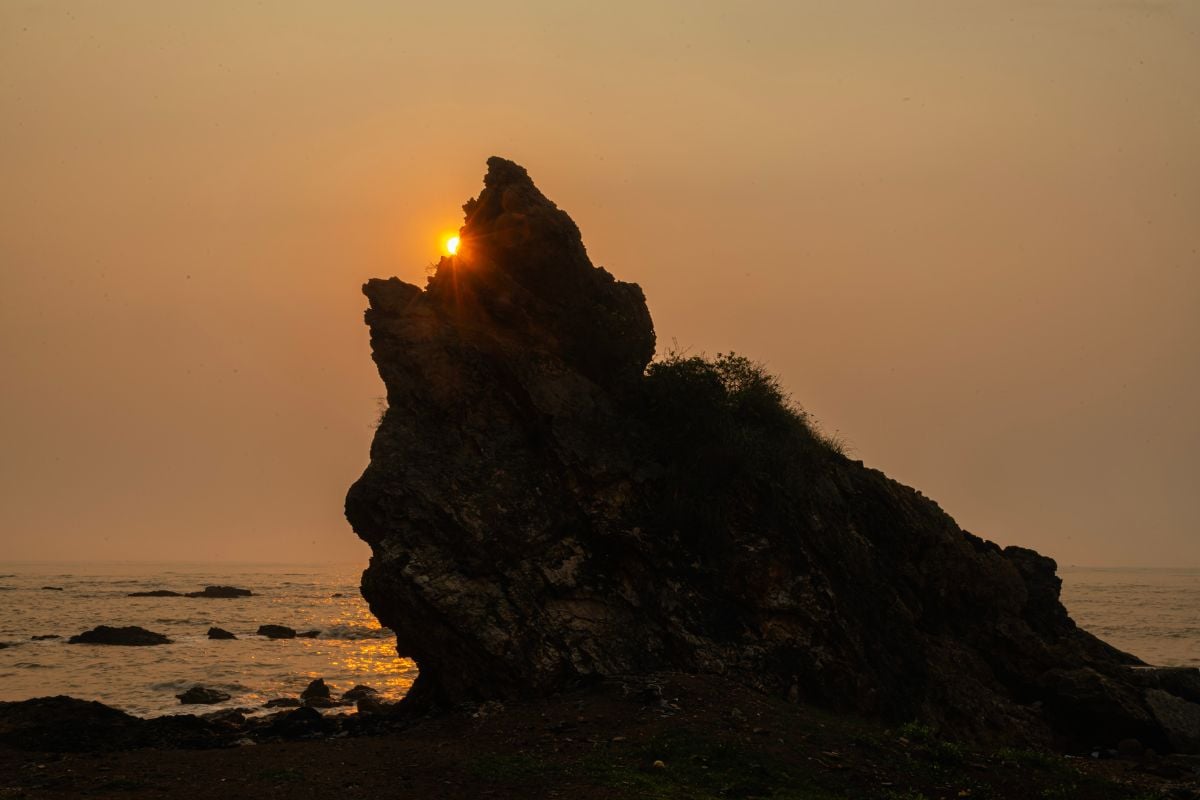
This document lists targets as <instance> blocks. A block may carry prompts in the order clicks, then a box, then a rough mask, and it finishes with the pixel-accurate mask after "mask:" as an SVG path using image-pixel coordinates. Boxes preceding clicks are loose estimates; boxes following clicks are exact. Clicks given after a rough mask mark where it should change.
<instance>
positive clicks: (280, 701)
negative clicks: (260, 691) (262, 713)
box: [263, 697, 302, 708]
mask: <svg viewBox="0 0 1200 800" xmlns="http://www.w3.org/2000/svg"><path fill="white" fill-rule="evenodd" d="M300 705H302V704H301V702H300V698H298V697H276V698H275V699H274V700H268V701H267V702H265V703H263V708H299V707H300Z"/></svg>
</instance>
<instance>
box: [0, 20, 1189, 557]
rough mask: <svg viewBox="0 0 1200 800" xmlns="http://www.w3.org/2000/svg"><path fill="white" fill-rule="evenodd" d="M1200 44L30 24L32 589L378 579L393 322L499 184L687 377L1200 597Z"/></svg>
mask: <svg viewBox="0 0 1200 800" xmlns="http://www.w3.org/2000/svg"><path fill="white" fill-rule="evenodd" d="M1198 143H1200V4H1196V3H1193V2H1170V1H1169V0H1007V1H1006V2H1003V3H994V2H972V1H971V0H944V2H934V1H933V0H911V1H909V2H895V0H832V1H831V2H810V1H806V0H788V2H753V1H752V0H751V1H748V2H745V3H736V4H734V3H705V2H698V1H697V0H688V1H687V2H673V3H661V2H647V1H646V0H638V1H637V2H607V3H588V4H583V3H562V2H560V1H559V0H547V1H546V2H535V3H529V2H520V1H519V0H514V2H506V3H495V2H478V1H477V0H459V2H455V3H427V2H391V1H390V0H388V1H387V2H384V1H383V0H380V1H379V2H366V1H365V0H364V1H359V2H338V3H334V2H323V3H317V2H308V1H305V0H280V1H279V2H272V1H270V0H268V1H266V2H259V3H254V4H251V3H241V2H232V1H229V2H226V1H224V0H217V1H216V2H211V3H184V2H163V1H162V0H124V1H123V2H112V3H99V2H94V3H91V2H89V3H83V2H27V1H26V0H6V2H4V3H0V187H2V188H0V374H3V376H4V380H3V384H2V387H3V388H2V391H0V449H2V453H3V456H2V457H0V561H12V560H40V559H71V560H93V559H105V560H127V559H133V560H174V559H182V560H210V559H217V560H233V561H244V560H251V561H297V562H317V561H343V562H344V561H361V562H363V563H365V561H366V558H367V556H368V555H369V551H368V549H367V547H366V546H365V545H363V544H362V543H360V542H359V541H358V540H357V538H356V537H355V536H354V534H353V532H352V531H351V530H350V528H349V526H348V525H347V523H346V522H345V520H344V518H343V516H342V500H343V497H344V495H345V491H346V489H347V488H348V487H349V485H350V484H351V483H352V482H353V481H354V480H355V478H356V477H357V476H358V475H359V473H360V472H361V471H362V469H363V468H364V467H365V465H366V462H367V458H368V448H369V445H370V440H371V436H372V434H373V424H374V421H375V419H376V417H377V414H378V403H379V398H380V396H381V395H382V394H383V387H382V384H381V382H380V381H379V378H378V376H377V375H376V373H375V370H374V366H373V364H372V362H371V360H370V351H369V345H368V338H367V330H366V328H365V327H364V326H363V324H362V311H363V309H364V307H365V299H364V298H363V297H362V295H361V294H360V286H361V284H362V283H363V282H364V281H365V280H366V279H368V278H371V277H388V276H392V275H396V276H399V277H401V278H402V279H404V280H407V281H410V282H415V283H423V281H424V278H425V276H426V275H427V274H428V270H429V267H430V265H431V264H432V263H433V262H435V261H436V260H437V258H438V256H439V246H440V241H441V237H442V236H443V234H444V233H445V232H446V231H448V230H452V229H454V228H456V227H457V226H458V224H460V222H461V208H460V207H461V204H462V203H463V202H464V201H465V200H466V199H467V198H469V197H471V196H474V195H475V194H477V193H478V191H479V189H480V188H481V179H482V175H483V172H484V169H485V163H484V162H485V160H486V158H487V157H488V156H490V155H493V154H495V155H501V156H505V157H508V158H511V159H513V160H516V161H517V162H519V163H521V164H523V165H524V166H525V167H527V168H528V169H529V171H530V173H531V175H532V176H533V178H534V180H535V181H536V182H537V183H538V185H539V187H540V188H542V190H543V191H544V192H545V193H546V194H547V195H548V196H549V197H550V198H551V199H553V200H555V201H556V202H557V203H558V204H559V206H560V207H562V208H564V209H565V210H566V211H567V212H568V213H570V214H571V215H572V216H573V217H574V219H575V220H576V222H577V223H578V224H579V226H580V228H581V229H582V231H583V234H584V240H585V242H586V244H587V246H588V251H589V253H590V254H591V256H592V260H593V262H594V263H596V264H599V265H603V266H605V267H607V268H608V269H609V270H610V271H611V272H613V273H614V274H615V275H617V276H618V277H619V278H621V279H624V280H629V281H634V282H637V283H639V284H640V285H641V286H642V287H643V289H644V290H645V292H646V295H647V297H648V300H649V304H650V310H651V313H652V314H653V316H654V320H655V324H656V328H657V332H658V339H659V350H660V353H662V352H666V351H668V350H670V349H672V348H674V349H676V350H679V351H684V352H688V353H709V354H714V353H717V352H727V351H730V350H733V351H737V352H739V353H742V354H744V355H747V356H750V357H752V358H754V359H756V360H759V361H762V362H764V363H765V364H766V365H767V367H768V368H769V369H770V370H771V371H773V372H775V373H777V374H778V375H779V376H780V377H781V379H782V381H783V383H784V385H785V386H786V387H787V388H788V390H789V391H790V392H791V393H792V395H793V396H794V398H795V400H796V401H797V402H798V403H799V404H800V405H802V406H803V407H804V408H805V409H807V410H808V411H809V412H811V413H812V414H813V415H814V416H815V417H816V418H817V419H818V420H820V421H821V422H822V423H823V425H824V427H825V428H826V430H828V431H830V432H836V433H837V434H838V435H840V436H841V437H843V438H844V439H845V440H846V441H847V442H848V443H849V445H850V448H851V450H852V452H853V455H854V457H856V458H860V459H862V460H863V461H864V462H866V463H867V464H868V465H870V466H873V467H877V468H879V469H882V470H884V471H885V472H887V473H888V474H889V475H891V476H892V477H894V478H896V479H897V480H900V481H902V482H904V483H906V484H909V485H912V486H915V487H917V488H919V489H920V490H921V491H922V492H924V493H925V494H926V495H927V496H930V497H932V498H934V499H935V500H937V501H938V502H939V504H940V505H941V506H942V507H943V508H944V509H945V510H946V511H948V512H949V513H950V514H951V515H953V516H954V517H955V519H956V520H957V521H958V522H959V524H960V525H962V526H963V527H964V528H966V529H968V530H970V531H972V532H974V533H976V534H979V535H981V536H984V537H986V538H989V539H992V540H993V541H996V542H998V543H1000V544H1002V545H1009V544H1019V545H1023V546H1028V547H1033V548H1036V549H1038V550H1040V551H1042V552H1044V553H1046V554H1048V555H1050V556H1052V557H1054V558H1056V559H1058V560H1059V562H1060V563H1061V564H1066V565H1071V564H1077V565H1093V566H1117V565H1131V566H1188V567H1200V503H1197V502H1196V500H1197V497H1198V496H1200V417H1198V415H1197V414H1196V410H1197V409H1198V408H1200V146H1198Z"/></svg>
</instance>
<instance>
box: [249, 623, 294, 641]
mask: <svg viewBox="0 0 1200 800" xmlns="http://www.w3.org/2000/svg"><path fill="white" fill-rule="evenodd" d="M257 632H258V635H259V636H266V637H267V638H268V639H295V638H296V631H295V630H294V629H292V628H289V627H288V626H286V625H259V626H258V631H257Z"/></svg>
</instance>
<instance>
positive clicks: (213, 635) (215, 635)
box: [208, 628, 237, 639]
mask: <svg viewBox="0 0 1200 800" xmlns="http://www.w3.org/2000/svg"><path fill="white" fill-rule="evenodd" d="M208 638H210V639H236V638H237V636H236V635H234V634H232V633H230V632H229V631H227V630H225V629H224V628H209V629H208Z"/></svg>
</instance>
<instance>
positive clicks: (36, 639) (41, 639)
mask: <svg viewBox="0 0 1200 800" xmlns="http://www.w3.org/2000/svg"><path fill="white" fill-rule="evenodd" d="M29 638H30V640H31V641H34V642H45V641H48V640H50V639H61V638H62V637H61V636H59V635H58V634H57V633H43V634H39V635H37V636H30V637H29Z"/></svg>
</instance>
